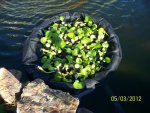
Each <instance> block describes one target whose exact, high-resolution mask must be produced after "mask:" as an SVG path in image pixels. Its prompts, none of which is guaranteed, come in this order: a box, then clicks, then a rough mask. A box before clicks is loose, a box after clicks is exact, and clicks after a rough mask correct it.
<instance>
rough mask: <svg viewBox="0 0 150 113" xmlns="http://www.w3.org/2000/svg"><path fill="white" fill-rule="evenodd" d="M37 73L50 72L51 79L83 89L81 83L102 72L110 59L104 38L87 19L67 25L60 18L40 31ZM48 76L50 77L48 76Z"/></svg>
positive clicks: (105, 35) (103, 31)
mask: <svg viewBox="0 0 150 113" xmlns="http://www.w3.org/2000/svg"><path fill="white" fill-rule="evenodd" d="M44 34H45V35H44V37H41V39H40V42H41V44H42V48H41V52H42V57H41V63H42V66H41V68H40V70H42V71H43V72H45V73H54V74H55V77H54V80H55V81H58V82H69V83H72V85H73V87H74V88H75V89H83V88H84V86H85V80H86V79H88V78H93V77H94V75H95V73H96V72H100V71H103V70H104V69H105V68H106V66H107V64H109V63H110V62H111V58H110V57H109V56H108V55H107V54H106V53H107V52H108V48H109V42H108V41H107V38H108V35H109V34H107V32H106V31H105V29H104V28H103V27H102V26H101V25H97V24H96V23H95V22H94V21H93V20H92V18H91V17H90V16H85V17H84V18H77V19H75V20H72V21H70V22H68V21H66V20H65V18H64V17H63V16H60V17H59V21H58V22H56V23H52V25H50V26H49V27H48V28H47V29H44ZM50 76H51V75H50Z"/></svg>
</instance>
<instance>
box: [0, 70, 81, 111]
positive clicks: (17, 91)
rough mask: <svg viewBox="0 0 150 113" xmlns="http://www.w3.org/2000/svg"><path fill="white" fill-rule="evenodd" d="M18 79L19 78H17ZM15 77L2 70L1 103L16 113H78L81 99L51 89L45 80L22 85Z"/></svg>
mask: <svg viewBox="0 0 150 113" xmlns="http://www.w3.org/2000/svg"><path fill="white" fill-rule="evenodd" d="M17 78H18V77H17ZM17 78H16V76H15V75H13V74H12V73H11V72H10V71H8V70H7V69H5V68H0V100H1V101H0V102H2V101H3V103H4V104H5V106H6V109H7V110H11V111H13V112H16V113H76V111H77V108H78V105H79V99H77V98H75V97H73V96H71V95H70V94H69V93H67V92H63V91H61V90H55V89H51V88H50V87H49V86H47V85H46V84H45V83H44V81H43V80H41V79H35V80H34V81H31V82H29V83H27V84H26V85H25V84H22V83H21V82H20V81H19V80H18V79H17Z"/></svg>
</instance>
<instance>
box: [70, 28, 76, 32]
mask: <svg viewBox="0 0 150 113" xmlns="http://www.w3.org/2000/svg"><path fill="white" fill-rule="evenodd" d="M75 29H76V28H75V27H71V28H70V29H69V30H68V32H74V31H75Z"/></svg>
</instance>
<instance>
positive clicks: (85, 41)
mask: <svg viewBox="0 0 150 113" xmlns="http://www.w3.org/2000/svg"><path fill="white" fill-rule="evenodd" d="M89 42H91V40H90V38H86V37H84V38H83V39H82V40H81V43H82V44H87V43H89Z"/></svg>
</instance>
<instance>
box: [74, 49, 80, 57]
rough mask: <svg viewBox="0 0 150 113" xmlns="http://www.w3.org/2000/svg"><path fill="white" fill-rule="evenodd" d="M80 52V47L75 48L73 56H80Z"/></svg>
mask: <svg viewBox="0 0 150 113" xmlns="http://www.w3.org/2000/svg"><path fill="white" fill-rule="evenodd" d="M78 53H79V49H78V48H75V49H74V50H73V51H72V55H73V56H78Z"/></svg>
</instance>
